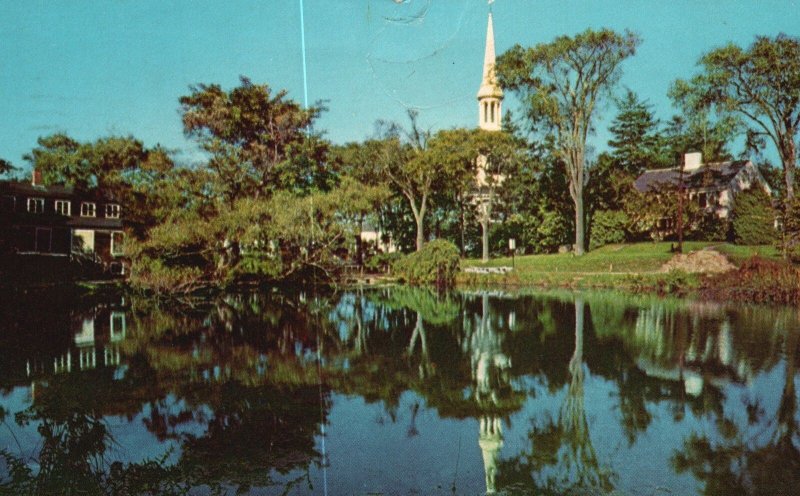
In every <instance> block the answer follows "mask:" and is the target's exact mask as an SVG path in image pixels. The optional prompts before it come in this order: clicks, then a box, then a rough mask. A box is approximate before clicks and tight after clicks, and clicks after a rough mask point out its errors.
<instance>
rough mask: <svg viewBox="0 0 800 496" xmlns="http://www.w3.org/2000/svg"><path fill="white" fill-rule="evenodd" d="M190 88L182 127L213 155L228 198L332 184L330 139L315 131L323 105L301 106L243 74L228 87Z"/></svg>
mask: <svg viewBox="0 0 800 496" xmlns="http://www.w3.org/2000/svg"><path fill="white" fill-rule="evenodd" d="M189 89H190V92H191V93H190V94H189V95H185V96H182V97H180V99H179V101H180V104H181V113H182V121H183V129H184V132H185V133H186V135H187V136H189V137H191V138H194V139H196V140H197V141H198V142H199V143H200V146H201V147H202V149H203V150H204V151H206V152H207V153H208V154H209V155H210V157H211V158H210V159H209V161H208V164H207V167H208V168H209V169H210V170H211V171H212V172H213V178H214V180H215V186H216V187H217V188H218V190H219V194H220V196H221V199H222V200H223V201H224V202H225V203H227V204H228V205H233V204H234V203H235V202H236V200H239V199H241V198H244V197H256V198H257V197H260V196H269V195H271V194H272V193H274V192H275V191H277V190H279V189H289V190H294V191H298V192H307V191H309V190H311V189H315V188H322V189H326V188H327V187H328V184H329V180H330V172H331V171H329V170H328V168H327V167H326V165H327V163H326V154H327V149H328V145H327V143H325V142H324V141H323V140H322V138H321V137H320V136H319V135H317V134H314V133H313V132H311V126H312V124H313V123H314V120H315V119H316V118H317V117H318V116H319V114H320V112H321V111H322V110H323V109H322V107H320V106H315V107H310V108H308V109H303V108H302V107H301V106H300V105H299V104H298V103H296V102H294V101H293V100H290V99H288V98H286V96H287V92H286V91H285V90H281V91H278V92H274V91H273V90H272V89H271V88H270V87H269V86H268V85H266V84H255V83H253V82H252V81H250V79H248V78H246V77H244V76H242V77H241V78H240V85H239V86H238V87H236V88H234V89H232V90H230V91H225V90H223V89H222V87H220V86H219V85H217V84H198V85H194V86H191V87H190V88H189Z"/></svg>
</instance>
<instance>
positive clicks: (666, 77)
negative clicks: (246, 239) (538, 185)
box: [0, 0, 800, 165]
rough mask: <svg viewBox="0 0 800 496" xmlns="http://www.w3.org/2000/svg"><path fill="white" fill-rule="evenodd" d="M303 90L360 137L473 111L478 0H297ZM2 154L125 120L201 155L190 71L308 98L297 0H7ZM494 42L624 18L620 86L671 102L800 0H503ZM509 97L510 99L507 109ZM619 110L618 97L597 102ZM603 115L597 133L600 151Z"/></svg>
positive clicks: (140, 133)
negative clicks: (188, 134) (194, 132)
mask: <svg viewBox="0 0 800 496" xmlns="http://www.w3.org/2000/svg"><path fill="white" fill-rule="evenodd" d="M304 3H305V24H306V26H305V29H306V49H307V64H308V92H309V99H310V100H311V101H312V102H314V101H317V100H325V101H326V104H327V106H328V108H329V110H328V111H327V112H325V113H324V114H323V116H322V118H321V119H320V120H319V121H318V124H317V126H316V127H317V128H318V129H320V130H324V131H326V133H327V136H328V138H330V139H331V140H332V141H334V142H337V143H342V142H345V141H353V140H361V139H364V138H365V137H367V136H369V135H370V134H371V133H372V131H373V126H374V122H375V121H376V120H377V119H390V120H397V121H400V122H405V120H404V114H405V109H406V108H407V107H414V108H418V109H420V116H421V123H422V124H423V125H424V126H425V127H428V128H431V129H433V130H436V129H442V128H451V127H472V126H475V125H476V124H477V104H476V100H475V94H476V92H477V89H478V86H479V83H480V78H481V66H482V61H483V44H484V37H485V30H486V14H487V11H488V8H487V5H486V1H485V0H327V1H323V0H304ZM0 6H2V15H0V115H1V116H2V119H0V157H2V158H5V159H8V160H10V161H12V163H14V164H16V165H25V164H24V162H23V161H22V158H21V157H22V155H23V154H24V153H26V152H28V151H29V150H30V149H31V148H32V147H34V146H35V144H36V138H37V137H39V136H42V135H47V134H51V133H54V132H59V131H60V132H66V133H68V134H69V135H71V136H73V137H75V138H77V139H79V140H93V139H96V138H98V137H101V136H107V135H110V134H122V135H128V134H131V135H133V136H135V137H137V138H139V139H141V140H142V141H144V143H145V144H146V145H147V146H153V145H155V144H157V143H160V144H162V145H164V146H166V147H168V148H171V149H174V150H176V151H177V152H178V157H179V158H183V159H184V160H189V161H190V160H192V159H193V158H196V157H198V155H197V152H196V147H195V145H194V144H193V143H192V142H190V141H187V140H186V139H185V138H184V137H183V133H182V129H181V124H180V116H179V112H178V98H179V97H180V96H181V95H184V94H187V93H188V86H189V85H190V84H194V83H219V84H221V85H222V86H223V87H225V88H231V87H233V86H235V85H237V84H238V78H239V75H246V76H248V77H250V78H251V79H252V80H253V81H255V82H259V83H262V82H263V83H268V84H269V85H270V86H272V87H273V88H276V89H280V88H285V89H287V90H288V91H289V94H290V96H291V97H292V98H294V99H296V100H298V101H302V99H303V69H302V59H301V48H300V47H301V45H300V39H301V37H300V33H301V31H300V8H299V0H280V1H278V0H262V1H236V0H228V1H214V2H211V1H193V2H188V1H185V2H178V1H146V0H113V1H110V0H104V1H78V0H75V1H66V0H64V1H59V0H50V1H36V0H27V1H24V2H23V1H16V0H0ZM493 11H494V27H495V37H496V44H497V51H498V54H499V53H502V52H503V51H504V50H505V49H507V48H509V47H510V46H512V45H513V44H515V43H520V44H522V45H533V44H536V43H540V42H546V41H550V40H552V39H553V38H554V37H555V36H557V35H560V34H575V33H577V32H580V31H583V30H585V29H586V28H589V27H591V28H600V27H610V28H612V29H615V30H620V31H621V30H623V29H630V30H632V31H634V32H636V33H638V34H639V35H640V36H641V37H642V39H643V43H642V45H641V47H640V49H639V51H638V53H637V54H636V56H635V57H633V58H632V59H630V60H628V61H626V62H625V64H624V67H623V70H624V76H623V78H622V86H624V87H629V88H631V89H632V90H634V91H636V92H637V93H638V94H639V95H640V96H641V97H642V98H645V99H647V100H649V102H650V103H651V104H652V105H653V106H654V110H655V111H656V113H657V116H658V117H659V118H662V119H667V118H669V117H670V116H671V115H672V113H673V112H674V111H673V109H672V108H671V106H670V102H669V100H668V98H667V96H666V92H667V89H668V87H669V85H670V83H671V82H672V81H673V80H675V79H676V78H679V77H688V76H690V75H691V74H693V73H694V72H695V70H696V67H695V63H696V61H697V59H698V57H699V56H700V55H701V54H702V53H703V52H705V51H708V50H709V49H711V48H713V47H716V46H719V45H722V44H724V43H726V42H729V41H733V42H735V43H738V44H741V45H748V44H750V43H751V42H752V41H753V39H754V36H756V35H759V34H763V35H775V34H777V33H779V32H785V33H787V34H790V35H793V36H798V35H800V5H798V2H797V1H789V0H782V1H758V2H756V1H744V0H737V1H721V0H713V1H705V2H699V1H689V0H671V1H633V0H629V1H614V2H607V1H600V0H586V1H577V0H575V1H531V0H496V2H495V3H494V5H493ZM514 106H515V105H514V103H513V101H508V99H507V103H506V108H509V107H510V108H512V109H513V108H514ZM602 113H603V115H604V116H605V117H608V116H609V115H613V108H606V109H603V112H602ZM606 126H607V123H606V122H605V121H604V120H600V121H598V132H597V135H596V136H594V137H592V138H591V142H592V144H593V145H594V146H595V147H596V148H598V149H600V150H602V149H603V148H604V147H605V142H606V141H607V139H608V135H607V132H606V130H605V128H606Z"/></svg>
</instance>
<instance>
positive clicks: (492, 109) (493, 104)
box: [490, 102, 496, 122]
mask: <svg viewBox="0 0 800 496" xmlns="http://www.w3.org/2000/svg"><path fill="white" fill-rule="evenodd" d="M495 105H496V103H494V102H492V103H491V107H490V108H491V112H492V122H494V106H495Z"/></svg>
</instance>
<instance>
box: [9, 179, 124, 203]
mask: <svg viewBox="0 0 800 496" xmlns="http://www.w3.org/2000/svg"><path fill="white" fill-rule="evenodd" d="M0 193H4V194H13V195H25V196H30V197H43V198H63V199H65V200H66V199H81V200H91V201H102V202H114V201H115V199H114V198H113V197H112V196H111V195H109V194H108V193H107V192H104V191H100V190H97V189H92V190H88V191H80V190H76V189H75V188H73V187H72V186H65V185H63V184H55V185H51V186H44V185H37V186H34V185H33V184H31V183H30V181H0Z"/></svg>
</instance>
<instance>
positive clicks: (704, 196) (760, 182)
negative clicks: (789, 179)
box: [634, 153, 771, 218]
mask: <svg viewBox="0 0 800 496" xmlns="http://www.w3.org/2000/svg"><path fill="white" fill-rule="evenodd" d="M681 176H683V178H682V180H683V187H684V188H685V189H686V193H687V197H688V199H689V201H691V202H696V203H697V205H698V206H699V207H700V208H701V209H704V210H705V211H707V212H714V213H716V214H717V216H718V217H720V218H725V217H728V216H730V213H731V210H732V209H733V203H734V199H735V197H736V195H737V194H739V193H741V192H742V191H746V190H748V189H751V188H754V187H761V188H763V189H764V191H766V192H767V194H771V190H770V187H769V186H768V185H767V182H766V181H765V180H764V177H763V176H762V175H761V173H760V172H759V171H758V168H757V167H756V166H755V165H753V163H752V162H750V161H749V160H736V161H732V162H719V163H710V164H704V163H703V156H702V154H700V153H687V154H686V155H685V157H684V168H683V174H681V170H680V167H672V168H668V169H654V170H648V171H645V172H644V173H643V174H642V175H640V176H639V177H638V178H636V181H635V183H634V186H635V187H636V189H637V190H638V191H639V192H641V193H658V192H659V191H664V190H666V189H676V188H678V187H679V186H680V183H681Z"/></svg>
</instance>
